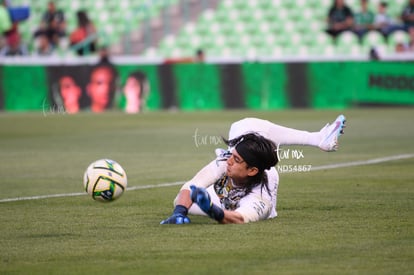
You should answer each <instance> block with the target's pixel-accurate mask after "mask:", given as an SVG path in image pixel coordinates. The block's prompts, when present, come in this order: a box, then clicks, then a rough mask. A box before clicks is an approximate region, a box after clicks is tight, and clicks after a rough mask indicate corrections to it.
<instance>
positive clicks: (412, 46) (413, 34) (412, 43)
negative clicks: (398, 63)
mask: <svg viewBox="0 0 414 275" xmlns="http://www.w3.org/2000/svg"><path fill="white" fill-rule="evenodd" d="M408 34H409V35H410V38H409V40H408V45H407V46H408V47H407V48H408V51H410V52H414V26H413V27H410V28H409V29H408Z"/></svg>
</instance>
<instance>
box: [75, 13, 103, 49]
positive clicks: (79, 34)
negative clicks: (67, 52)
mask: <svg viewBox="0 0 414 275" xmlns="http://www.w3.org/2000/svg"><path fill="white" fill-rule="evenodd" d="M76 17H77V21H78V26H77V28H76V29H75V30H74V31H73V32H72V33H71V34H70V38H69V40H70V43H71V46H75V49H76V53H77V54H78V55H80V56H82V55H87V54H89V53H92V52H95V51H96V43H97V41H96V40H97V31H96V28H95V25H94V24H93V23H92V21H91V20H90V19H89V16H88V14H87V13H86V12H85V11H78V12H77V13H76Z"/></svg>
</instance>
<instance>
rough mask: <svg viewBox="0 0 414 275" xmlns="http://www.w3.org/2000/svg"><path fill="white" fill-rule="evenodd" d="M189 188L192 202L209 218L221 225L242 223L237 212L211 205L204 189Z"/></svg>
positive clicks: (242, 219) (241, 217)
mask: <svg viewBox="0 0 414 275" xmlns="http://www.w3.org/2000/svg"><path fill="white" fill-rule="evenodd" d="M190 188H191V194H190V196H191V200H192V202H194V203H196V204H197V205H198V206H199V207H200V208H201V210H203V211H204V213H206V214H207V215H208V216H209V217H210V218H212V219H214V220H216V221H218V222H219V223H223V224H225V223H244V218H243V216H242V215H241V214H239V213H238V212H235V211H227V210H223V209H221V207H219V206H217V205H215V204H214V203H212V201H211V198H210V195H209V194H208V192H207V190H206V189H205V188H202V187H196V186H194V185H191V186H190Z"/></svg>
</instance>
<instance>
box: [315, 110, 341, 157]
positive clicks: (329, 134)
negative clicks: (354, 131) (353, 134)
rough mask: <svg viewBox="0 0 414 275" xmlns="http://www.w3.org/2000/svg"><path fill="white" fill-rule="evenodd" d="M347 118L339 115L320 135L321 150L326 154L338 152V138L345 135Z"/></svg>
mask: <svg viewBox="0 0 414 275" xmlns="http://www.w3.org/2000/svg"><path fill="white" fill-rule="evenodd" d="M345 122H346V118H345V116H344V115H339V116H338V117H337V118H336V120H335V121H334V122H333V123H332V124H329V123H328V124H326V126H325V127H323V128H322V129H321V130H320V131H319V133H321V135H322V141H321V142H320V143H319V148H320V149H321V150H323V151H326V152H334V151H336V150H338V145H339V144H338V138H339V136H341V135H342V134H343V133H344V128H345Z"/></svg>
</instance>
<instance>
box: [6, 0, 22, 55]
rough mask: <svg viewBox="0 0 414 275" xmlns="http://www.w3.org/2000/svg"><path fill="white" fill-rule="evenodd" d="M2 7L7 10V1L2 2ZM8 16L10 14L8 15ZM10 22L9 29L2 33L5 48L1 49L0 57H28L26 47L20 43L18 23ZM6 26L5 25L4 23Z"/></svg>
mask: <svg viewBox="0 0 414 275" xmlns="http://www.w3.org/2000/svg"><path fill="white" fill-rule="evenodd" d="M2 7H4V8H5V9H6V11H7V10H8V9H7V7H8V1H6V0H4V1H3V2H2ZM9 16H10V14H9ZM9 19H10V21H11V28H10V29H9V30H7V31H5V32H4V33H3V35H4V39H5V46H4V47H3V48H2V49H1V51H0V55H2V56H22V55H28V51H27V48H26V46H25V45H24V44H23V43H21V36H20V33H19V21H17V20H16V21H13V20H12V18H11V17H9ZM6 25H7V23H6Z"/></svg>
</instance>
